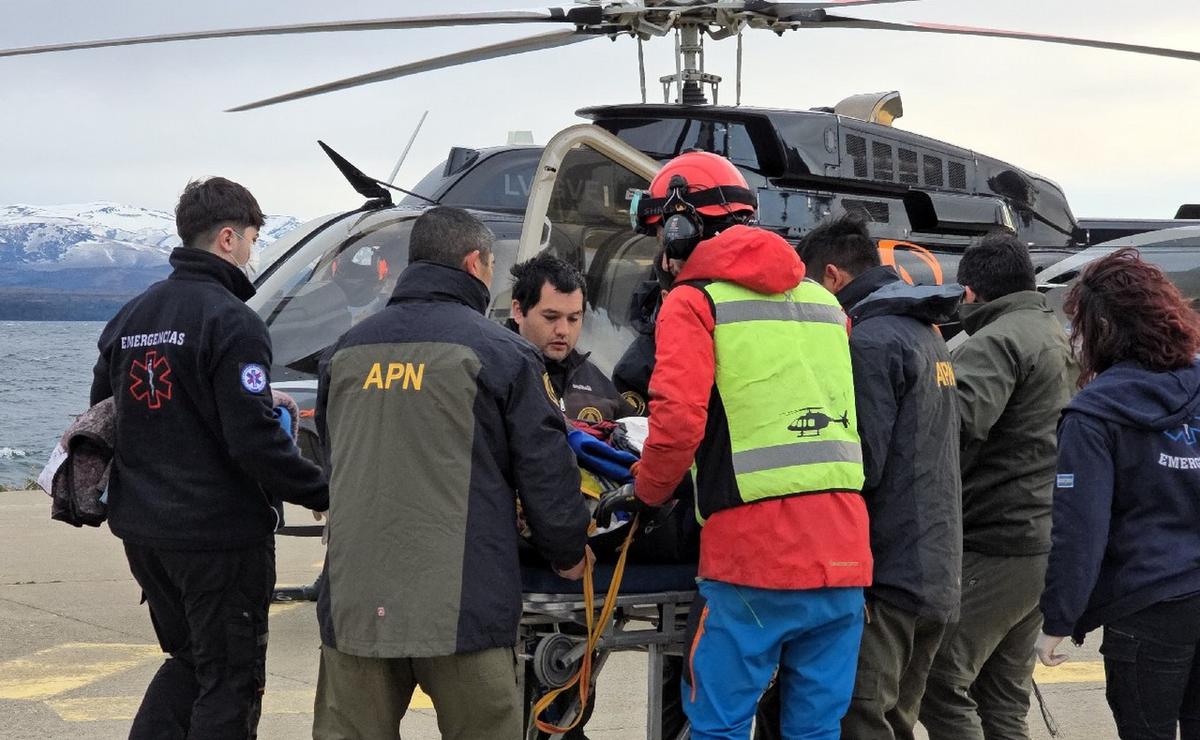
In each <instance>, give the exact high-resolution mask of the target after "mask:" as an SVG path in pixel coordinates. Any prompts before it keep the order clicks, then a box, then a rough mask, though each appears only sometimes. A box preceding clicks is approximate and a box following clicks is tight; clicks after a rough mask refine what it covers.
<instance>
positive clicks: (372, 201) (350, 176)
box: [317, 140, 441, 208]
mask: <svg viewBox="0 0 1200 740" xmlns="http://www.w3.org/2000/svg"><path fill="white" fill-rule="evenodd" d="M317 143H318V144H320V145H321V149H322V150H323V151H324V152H325V154H326V155H328V157H329V158H330V159H332V160H333V164H334V165H335V166H337V168H338V171H339V172H341V173H342V176H343V177H345V178H346V181H347V182H349V183H350V187H352V188H354V190H355V192H357V193H358V194H359V195H361V196H363V197H364V198H369V200H368V201H367V207H372V208H386V207H387V206H390V205H392V194H391V193H389V192H388V191H387V190H385V189H384V188H390V189H392V190H395V191H397V192H401V193H404V194H405V195H411V196H412V197H414V198H420V199H421V200H423V201H425V202H426V203H431V204H433V205H435V206H436V205H441V204H440V203H438V202H437V201H436V200H434V199H433V198H427V197H425V196H424V195H421V194H420V193H414V192H412V191H410V190H405V189H404V188H401V187H396V186H395V185H393V184H391V183H390V182H384V181H383V180H376V179H375V178H374V177H371V176H370V175H368V174H366V173H365V172H363V171H362V170H360V169H359V168H357V167H355V166H354V165H352V164H350V160H348V159H346V158H345V157H343V156H342V155H340V154H338V153H337V152H335V151H334V150H333V148H332V147H331V146H329V145H328V144H326V143H325V142H323V141H320V140H318V141H317Z"/></svg>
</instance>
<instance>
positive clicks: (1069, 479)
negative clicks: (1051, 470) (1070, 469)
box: [1054, 473, 1075, 488]
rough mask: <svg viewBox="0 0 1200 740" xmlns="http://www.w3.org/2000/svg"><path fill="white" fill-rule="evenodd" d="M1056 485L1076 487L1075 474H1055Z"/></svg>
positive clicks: (1059, 486)
mask: <svg viewBox="0 0 1200 740" xmlns="http://www.w3.org/2000/svg"><path fill="white" fill-rule="evenodd" d="M1054 485H1055V486H1056V487H1057V488H1074V487H1075V474H1074V473H1059V474H1058V475H1057V476H1055V479H1054Z"/></svg>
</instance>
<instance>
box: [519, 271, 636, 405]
mask: <svg viewBox="0 0 1200 740" xmlns="http://www.w3.org/2000/svg"><path fill="white" fill-rule="evenodd" d="M511 272H512V276H513V287H512V296H513V300H512V319H511V324H510V328H515V329H516V330H517V332H518V333H520V335H521V336H522V337H524V338H525V339H527V340H529V342H530V343H531V344H533V346H535V347H537V348H538V349H539V350H540V351H541V353H542V360H543V361H544V362H545V363H546V374H547V375H548V376H549V378H550V387H551V389H553V391H554V397H555V398H556V399H558V401H559V404H560V405H561V407H562V410H563V412H564V413H565V414H566V415H567V417H568V418H570V419H578V420H580V421H586V422H591V423H595V422H600V421H613V420H614V419H619V418H621V417H622V416H633V415H634V414H636V413H637V410H636V409H635V408H634V407H633V406H632V405H630V404H629V403H628V402H627V401H626V400H625V399H624V398H622V397H621V394H619V393H617V389H616V387H615V386H614V385H613V384H612V381H611V380H609V379H608V377H607V376H605V374H604V373H602V372H601V371H600V368H598V367H596V366H595V365H593V364H592V362H591V361H590V360H588V356H587V355H585V354H582V353H580V352H578V351H576V349H575V345H576V344H577V343H578V342H579V334H580V332H581V331H582V330H583V317H584V312H585V311H586V303H587V300H586V299H587V296H586V293H585V285H584V281H583V275H581V274H580V273H579V270H576V269H575V268H574V267H572V266H571V265H570V264H568V263H567V262H565V261H563V260H561V259H559V258H558V257H555V256H554V255H552V254H540V255H538V256H537V257H534V258H533V259H530V260H527V261H525V262H522V263H521V264H519V265H514V266H513V268H512V270H511Z"/></svg>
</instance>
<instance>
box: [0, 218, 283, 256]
mask: <svg viewBox="0 0 1200 740" xmlns="http://www.w3.org/2000/svg"><path fill="white" fill-rule="evenodd" d="M299 223H300V222H299V221H298V220H296V219H295V218H292V217H291V216H268V217H267V223H266V224H265V225H264V226H263V228H262V230H261V232H260V234H259V246H260V247H262V246H265V245H267V244H269V243H271V242H272V241H274V240H275V239H278V238H279V237H280V236H282V235H283V234H285V233H287V232H288V231H290V230H291V229H293V228H295V227H296V226H297V225H298V224H299ZM177 246H179V237H178V236H176V234H175V215H174V214H172V213H168V212H166V211H156V210H152V209H149V208H137V207H135V206H125V205H120V204H117V203H105V202H100V203H85V204H79V205H57V206H32V205H10V206H0V269H14V268H15V269H17V270H36V271H43V270H59V269H70V268H83V269H88V268H113V267H116V268H154V267H165V266H166V264H167V256H168V255H169V254H170V253H171V250H172V249H174V248H175V247H177Z"/></svg>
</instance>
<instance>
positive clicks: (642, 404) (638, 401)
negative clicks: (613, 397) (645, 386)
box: [621, 391, 646, 415]
mask: <svg viewBox="0 0 1200 740" xmlns="http://www.w3.org/2000/svg"><path fill="white" fill-rule="evenodd" d="M621 398H624V399H625V403H627V404H629V405H630V406H632V407H633V412H634V413H635V414H639V415H640V414H644V413H646V399H644V398H642V396H641V394H639V393H636V392H634V391H625V392H624V393H622V394H621Z"/></svg>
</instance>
